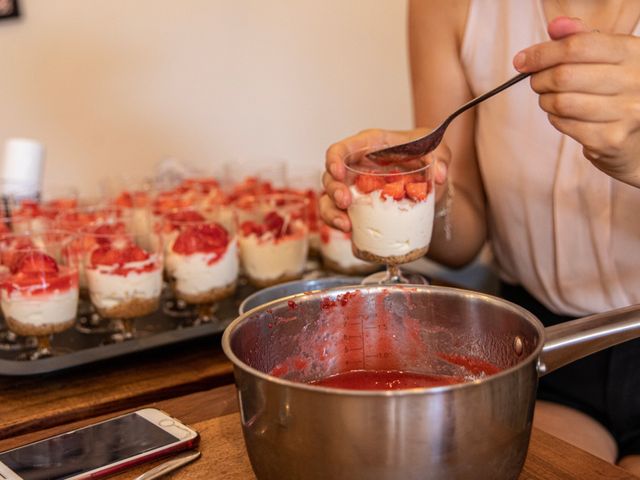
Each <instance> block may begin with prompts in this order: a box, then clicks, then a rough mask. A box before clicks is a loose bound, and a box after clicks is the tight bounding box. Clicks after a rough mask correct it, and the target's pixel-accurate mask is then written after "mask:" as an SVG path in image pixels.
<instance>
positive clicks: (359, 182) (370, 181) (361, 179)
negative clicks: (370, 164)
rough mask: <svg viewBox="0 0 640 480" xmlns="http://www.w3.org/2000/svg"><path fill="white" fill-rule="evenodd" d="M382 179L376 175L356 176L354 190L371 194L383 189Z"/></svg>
mask: <svg viewBox="0 0 640 480" xmlns="http://www.w3.org/2000/svg"><path fill="white" fill-rule="evenodd" d="M384 183H385V182H384V178H382V177H380V176H377V175H358V176H357V177H356V182H355V184H356V188H357V189H358V190H359V191H360V192H362V193H371V192H373V191H375V190H380V189H382V188H383V187H384Z"/></svg>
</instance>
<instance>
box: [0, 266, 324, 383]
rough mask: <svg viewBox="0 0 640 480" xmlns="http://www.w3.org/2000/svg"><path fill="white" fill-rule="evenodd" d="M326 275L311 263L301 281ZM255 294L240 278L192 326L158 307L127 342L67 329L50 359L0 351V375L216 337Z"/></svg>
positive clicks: (62, 366) (30, 372) (137, 325)
mask: <svg viewBox="0 0 640 480" xmlns="http://www.w3.org/2000/svg"><path fill="white" fill-rule="evenodd" d="M327 275H333V274H332V273H330V272H326V271H323V270H322V269H321V268H320V264H319V263H318V262H315V261H313V260H312V261H310V262H309V263H308V265H307V269H306V273H305V275H304V277H303V280H306V281H309V282H311V283H314V281H315V280H316V279H318V278H323V277H326V276H327ZM314 284H315V283H314ZM305 290H307V289H305ZM165 291H166V290H165ZM256 292H257V289H255V288H254V287H252V286H250V285H249V284H248V283H247V282H246V281H245V280H244V279H243V278H240V279H239V282H238V289H237V291H236V294H235V295H234V296H233V297H232V298H229V299H226V300H223V301H221V302H220V303H218V305H217V309H216V310H215V318H214V319H213V321H212V322H210V323H203V324H200V325H194V324H192V323H190V322H188V321H185V319H184V318H177V317H174V316H170V315H168V314H167V313H165V309H164V308H161V309H160V310H159V311H158V312H156V313H154V314H152V315H149V316H147V317H141V318H136V319H135V328H136V337H135V338H133V339H131V340H126V341H121V342H117V343H113V342H109V338H110V334H109V333H90V334H87V333H82V332H80V331H78V330H77V329H76V328H71V329H69V330H67V331H65V332H62V333H59V334H56V335H53V337H52V341H51V346H52V348H53V350H54V351H55V354H54V355H53V356H50V357H45V358H39V359H36V360H28V359H25V358H22V357H23V353H24V352H22V351H15V350H2V349H0V375H7V376H29V375H39V374H44V373H51V372H57V371H60V370H65V369H69V368H73V367H78V366H82V365H87V364H90V363H93V362H98V361H102V360H107V359H110V358H114V357H119V356H123V355H129V354H133V353H138V352H144V351H147V350H151V349H154V348H158V347H162V346H166V345H173V344H177V343H181V342H186V341H189V340H194V339H198V338H201V337H206V336H210V335H215V334H219V333H221V332H222V331H223V330H224V329H225V328H226V327H227V325H229V324H230V323H231V322H232V321H233V320H234V319H235V318H236V317H237V316H238V309H239V307H240V304H241V303H242V302H243V301H244V300H245V299H246V298H248V297H250V296H251V295H253V294H254V293H256ZM169 301H170V298H169V295H168V294H164V295H163V298H162V301H161V303H162V305H166V304H167V302H169ZM3 329H4V324H3V322H2V319H0V331H1V330H3Z"/></svg>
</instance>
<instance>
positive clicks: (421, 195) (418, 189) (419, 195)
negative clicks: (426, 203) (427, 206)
mask: <svg viewBox="0 0 640 480" xmlns="http://www.w3.org/2000/svg"><path fill="white" fill-rule="evenodd" d="M405 190H406V191H407V197H409V198H410V199H411V200H415V201H416V202H420V201H422V200H424V199H426V198H427V182H414V183H407V184H406V185H405Z"/></svg>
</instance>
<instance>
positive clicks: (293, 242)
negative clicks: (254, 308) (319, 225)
mask: <svg viewBox="0 0 640 480" xmlns="http://www.w3.org/2000/svg"><path fill="white" fill-rule="evenodd" d="M234 207H235V211H236V215H237V218H238V226H239V227H238V244H239V246H240V262H241V265H242V268H243V272H244V274H245V276H246V277H247V279H248V280H249V282H250V283H251V284H252V285H253V286H255V287H257V288H264V287H268V286H271V285H275V284H278V283H282V282H287V281H291V280H297V279H299V278H301V277H302V274H303V273H304V269H305V266H306V262H307V253H308V250H309V226H308V224H307V220H306V214H307V199H306V198H304V197H301V196H300V195H293V194H286V193H272V194H266V195H256V196H244V197H241V198H239V199H238V200H237V201H236V202H235V204H234Z"/></svg>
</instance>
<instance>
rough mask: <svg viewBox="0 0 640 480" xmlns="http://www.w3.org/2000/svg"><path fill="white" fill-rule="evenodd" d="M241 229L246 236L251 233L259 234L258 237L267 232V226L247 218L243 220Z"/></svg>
mask: <svg viewBox="0 0 640 480" xmlns="http://www.w3.org/2000/svg"><path fill="white" fill-rule="evenodd" d="M240 231H241V232H242V235H243V236H245V237H248V236H249V235H257V236H258V237H261V236H262V235H264V233H265V232H266V228H265V227H264V226H263V225H260V224H258V223H256V222H252V221H250V220H247V221H245V222H242V224H241V225H240Z"/></svg>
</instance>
